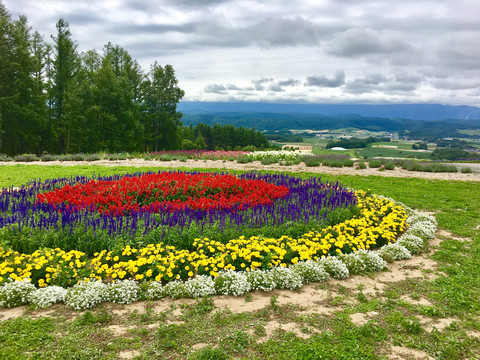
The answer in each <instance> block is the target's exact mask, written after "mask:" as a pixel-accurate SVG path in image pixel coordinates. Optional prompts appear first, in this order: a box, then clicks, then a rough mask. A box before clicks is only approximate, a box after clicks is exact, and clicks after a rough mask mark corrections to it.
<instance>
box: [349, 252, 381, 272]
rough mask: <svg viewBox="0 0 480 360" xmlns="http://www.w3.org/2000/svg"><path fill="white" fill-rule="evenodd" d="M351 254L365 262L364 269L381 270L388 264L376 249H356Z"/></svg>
mask: <svg viewBox="0 0 480 360" xmlns="http://www.w3.org/2000/svg"><path fill="white" fill-rule="evenodd" d="M352 256H355V257H358V258H360V259H361V260H362V261H363V263H364V264H365V270H366V271H381V270H385V269H386V268H387V266H388V264H387V262H386V261H385V260H383V259H382V257H381V256H380V255H379V254H378V252H377V251H369V250H362V249H361V250H358V251H357V252H356V253H355V254H352Z"/></svg>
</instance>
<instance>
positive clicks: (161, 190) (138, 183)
mask: <svg viewBox="0 0 480 360" xmlns="http://www.w3.org/2000/svg"><path fill="white" fill-rule="evenodd" d="M288 192H289V189H288V187H286V186H277V185H274V184H271V183H268V182H266V181H263V180H248V179H239V178H237V177H235V176H233V175H221V174H186V173H176V172H173V173H169V172H161V173H156V174H145V175H142V176H137V177H123V178H122V179H120V180H118V181H100V180H91V181H89V182H87V183H85V184H80V183H79V184H76V185H74V186H70V185H66V186H64V187H63V188H61V189H56V190H53V191H50V192H46V193H43V194H39V195H37V199H38V201H39V202H43V203H49V204H53V205H54V206H55V205H56V204H66V205H68V208H70V209H72V210H73V209H86V208H87V209H91V210H97V211H99V212H102V213H106V214H118V215H123V214H126V213H129V212H131V211H140V210H142V211H150V212H159V211H176V210H181V209H185V208H190V209H202V210H207V211H208V210H211V209H219V208H222V209H231V208H234V207H235V208H236V209H239V210H241V209H245V208H247V207H250V206H256V205H268V204H271V203H272V202H273V200H275V199H278V198H280V197H283V196H285V195H287V194H288Z"/></svg>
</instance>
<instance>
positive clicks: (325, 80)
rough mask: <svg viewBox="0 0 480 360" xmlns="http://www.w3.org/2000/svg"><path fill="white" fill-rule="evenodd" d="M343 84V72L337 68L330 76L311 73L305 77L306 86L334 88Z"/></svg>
mask: <svg viewBox="0 0 480 360" xmlns="http://www.w3.org/2000/svg"><path fill="white" fill-rule="evenodd" d="M343 84H345V72H344V71H343V70H338V71H337V72H336V73H335V76H334V77H332V78H329V77H326V76H325V75H313V76H309V77H307V81H306V82H305V85H306V86H317V87H329V88H336V87H339V86H342V85H343Z"/></svg>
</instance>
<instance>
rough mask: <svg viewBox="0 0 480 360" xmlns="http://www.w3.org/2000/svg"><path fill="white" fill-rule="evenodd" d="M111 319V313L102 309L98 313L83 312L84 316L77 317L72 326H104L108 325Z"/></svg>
mask: <svg viewBox="0 0 480 360" xmlns="http://www.w3.org/2000/svg"><path fill="white" fill-rule="evenodd" d="M112 318H113V315H112V313H111V312H109V311H107V310H105V309H102V311H101V312H100V313H98V314H97V313H91V312H90V311H87V312H85V314H83V315H81V316H79V317H77V318H76V319H75V321H74V326H88V325H94V324H101V325H105V324H108V323H109V322H110V321H111V320H112Z"/></svg>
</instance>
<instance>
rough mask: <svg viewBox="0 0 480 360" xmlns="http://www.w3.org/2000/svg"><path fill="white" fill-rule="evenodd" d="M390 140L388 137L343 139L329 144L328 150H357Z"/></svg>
mask: <svg viewBox="0 0 480 360" xmlns="http://www.w3.org/2000/svg"><path fill="white" fill-rule="evenodd" d="M389 141H390V138H388V137H380V138H374V137H368V138H365V139H358V138H354V137H352V138H350V139H341V140H338V141H332V142H329V143H328V144H327V146H326V147H325V148H326V149H331V148H334V147H337V146H338V147H343V148H345V149H356V148H366V147H367V145H368V144H370V143H373V142H389Z"/></svg>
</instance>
